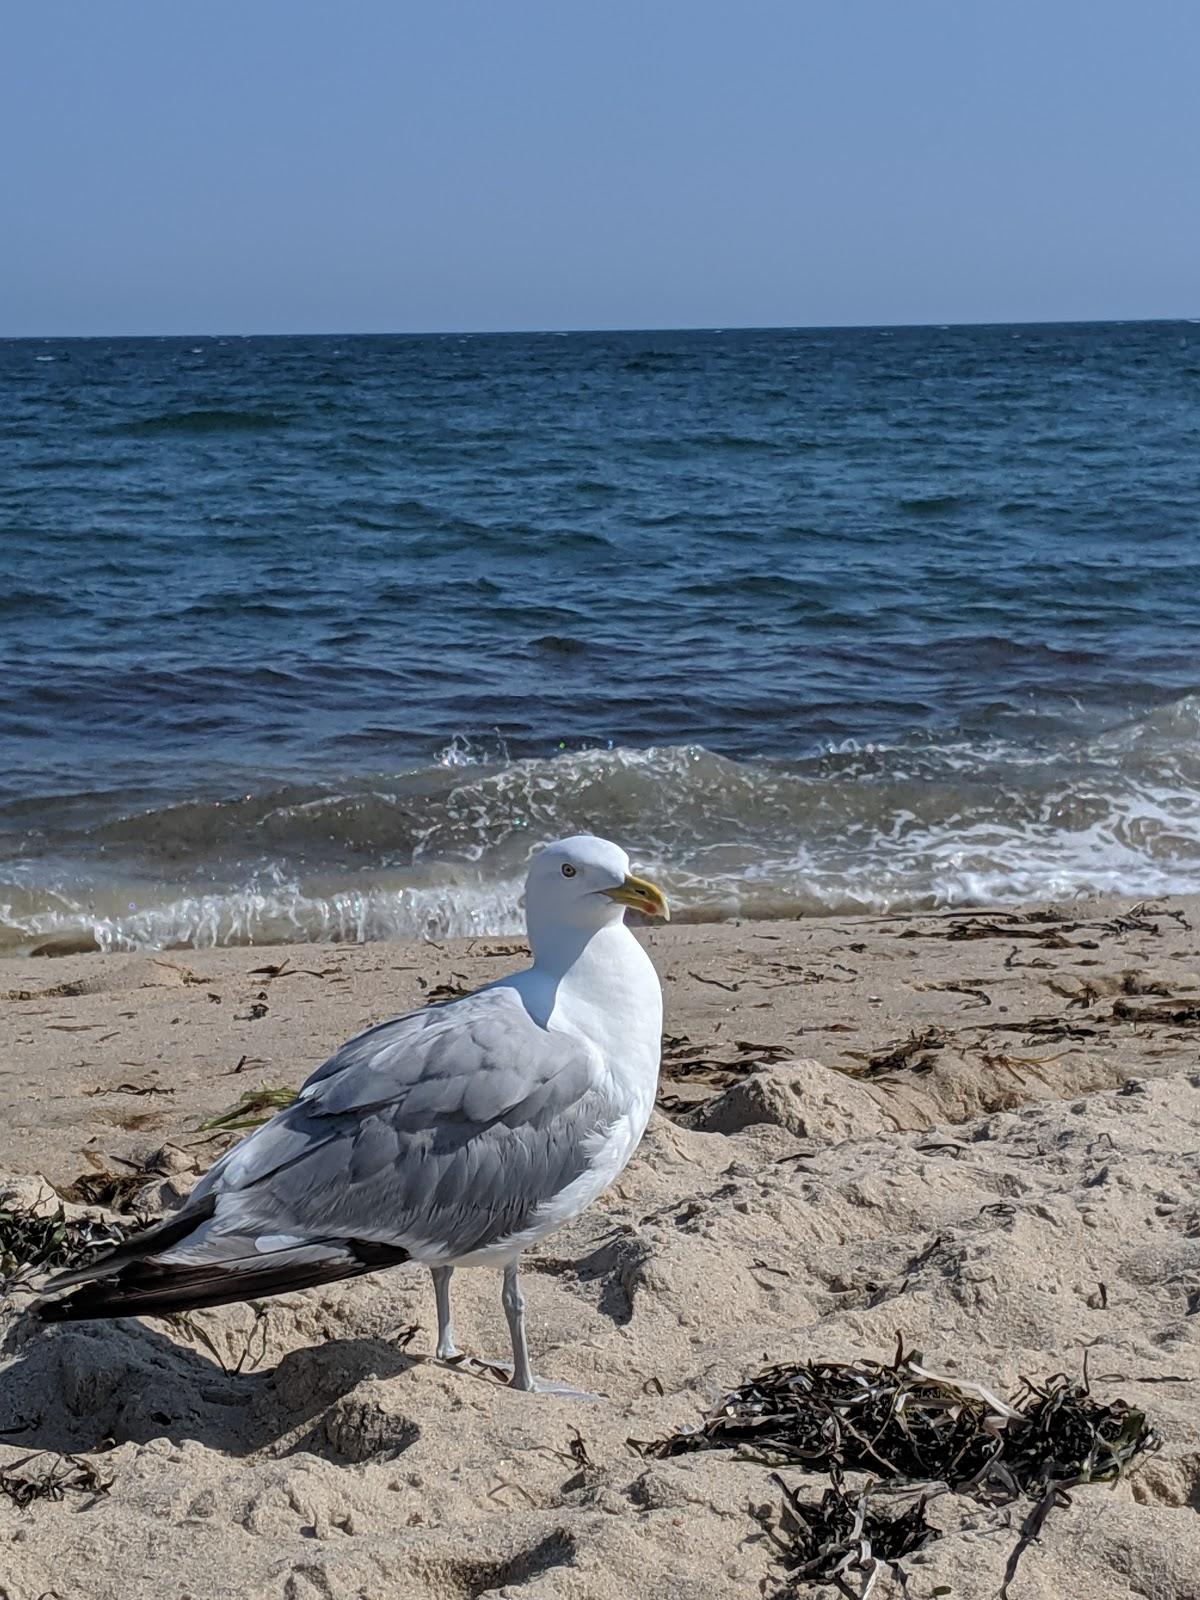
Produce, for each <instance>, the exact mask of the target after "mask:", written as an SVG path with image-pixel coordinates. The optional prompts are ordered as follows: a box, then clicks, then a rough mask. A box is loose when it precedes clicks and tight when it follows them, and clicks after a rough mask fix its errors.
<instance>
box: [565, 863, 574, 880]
mask: <svg viewBox="0 0 1200 1600" xmlns="http://www.w3.org/2000/svg"><path fill="white" fill-rule="evenodd" d="M562 872H563V877H564V878H573V877H574V876H575V868H574V867H573V866H572V865H571V863H570V862H569V861H564V862H563V869H562Z"/></svg>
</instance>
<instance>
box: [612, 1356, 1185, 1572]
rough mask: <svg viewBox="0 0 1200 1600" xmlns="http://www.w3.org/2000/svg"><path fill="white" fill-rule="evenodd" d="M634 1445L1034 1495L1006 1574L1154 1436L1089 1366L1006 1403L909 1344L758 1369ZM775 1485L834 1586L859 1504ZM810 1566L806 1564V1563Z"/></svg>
mask: <svg viewBox="0 0 1200 1600" xmlns="http://www.w3.org/2000/svg"><path fill="white" fill-rule="evenodd" d="M630 1443H631V1445H633V1447H634V1448H635V1449H636V1450H638V1451H639V1452H640V1453H641V1454H643V1455H647V1456H652V1457H668V1456H677V1455H685V1454H689V1453H691V1452H693V1451H697V1450H727V1449H736V1450H738V1451H739V1452H740V1453H742V1454H743V1455H749V1456H751V1457H752V1458H754V1459H758V1460H765V1461H769V1462H771V1463H772V1464H775V1465H779V1464H783V1463H791V1464H794V1465H797V1466H802V1467H804V1468H806V1469H807V1470H809V1471H820V1472H828V1473H830V1474H831V1476H832V1479H833V1484H834V1488H835V1489H840V1483H841V1474H842V1473H844V1472H848V1471H858V1472H868V1473H870V1474H872V1476H873V1477H874V1478H876V1479H880V1480H883V1481H885V1482H887V1483H888V1484H889V1485H896V1486H903V1485H911V1486H917V1485H926V1486H932V1485H935V1484H940V1485H944V1486H945V1487H946V1488H947V1489H949V1490H952V1491H953V1492H955V1493H959V1494H968V1495H970V1496H972V1497H973V1498H974V1499H976V1500H978V1501H981V1502H983V1503H984V1504H987V1505H991V1506H1002V1505H1009V1504H1011V1503H1013V1502H1014V1501H1016V1500H1019V1499H1023V1498H1027V1499H1031V1500H1034V1501H1035V1502H1036V1505H1035V1507H1034V1509H1033V1510H1032V1511H1031V1513H1030V1515H1029V1517H1028V1518H1027V1519H1026V1523H1025V1526H1024V1528H1023V1530H1022V1536H1021V1540H1020V1541H1019V1543H1018V1548H1017V1549H1016V1550H1015V1551H1014V1553H1013V1559H1012V1561H1011V1562H1010V1572H1009V1576H1010V1577H1011V1573H1012V1571H1014V1570H1015V1563H1016V1561H1017V1560H1018V1559H1019V1557H1020V1553H1021V1550H1022V1549H1023V1548H1024V1547H1025V1545H1026V1544H1028V1543H1029V1541H1030V1540H1031V1539H1032V1538H1034V1537H1035V1536H1036V1532H1037V1529H1038V1528H1040V1527H1041V1524H1042V1522H1043V1521H1044V1520H1045V1517H1046V1516H1047V1515H1048V1514H1049V1511H1050V1510H1051V1509H1053V1507H1054V1506H1055V1505H1061V1504H1064V1503H1067V1502H1066V1491H1067V1490H1068V1489H1070V1488H1073V1487H1075V1486H1076V1485H1078V1484H1083V1483H1112V1482H1115V1481H1116V1480H1117V1479H1118V1478H1119V1477H1120V1476H1121V1475H1122V1473H1123V1472H1124V1471H1125V1470H1126V1468H1127V1467H1128V1466H1129V1465H1130V1464H1131V1463H1132V1462H1133V1461H1135V1460H1136V1459H1137V1458H1138V1457H1139V1456H1141V1455H1142V1454H1144V1453H1145V1452H1147V1451H1150V1450H1155V1449H1157V1448H1158V1445H1159V1440H1158V1438H1157V1436H1156V1435H1155V1433H1154V1431H1153V1429H1152V1428H1151V1427H1150V1425H1149V1424H1148V1422H1147V1420H1146V1417H1145V1414H1144V1413H1143V1412H1141V1411H1139V1410H1137V1409H1136V1408H1134V1407H1132V1406H1129V1405H1127V1404H1126V1403H1125V1402H1124V1401H1122V1400H1116V1401H1113V1402H1112V1403H1111V1404H1109V1405H1104V1404H1101V1403H1100V1402H1099V1401H1096V1400H1093V1399H1092V1397H1091V1392H1090V1390H1089V1388H1088V1384H1087V1372H1086V1363H1085V1369H1084V1378H1083V1381H1082V1382H1075V1381H1074V1380H1072V1379H1070V1378H1068V1377H1067V1376H1066V1375H1065V1374H1063V1373H1057V1374H1055V1375H1054V1376H1053V1377H1051V1378H1048V1379H1047V1380H1046V1381H1045V1382H1044V1383H1041V1384H1035V1383H1033V1382H1031V1381H1029V1380H1023V1381H1022V1384H1021V1387H1020V1390H1019V1391H1018V1393H1017V1394H1016V1395H1015V1396H1014V1397H1013V1400H1012V1402H1005V1401H1003V1400H1000V1399H998V1398H997V1397H996V1396H995V1395H994V1394H993V1393H991V1392H990V1391H989V1390H988V1389H986V1388H984V1387H983V1386H982V1385H980V1384H977V1383H970V1382H965V1381H963V1380H960V1379H957V1378H950V1377H946V1376H944V1375H940V1374H937V1373H932V1372H929V1371H927V1370H926V1369H925V1368H924V1367H923V1366H922V1365H921V1358H920V1356H919V1353H917V1352H915V1351H914V1352H909V1353H907V1354H906V1353H905V1351H904V1349H903V1345H902V1343H901V1342H899V1341H898V1343H897V1348H896V1355H895V1358H894V1360H893V1361H892V1363H891V1364H890V1365H888V1364H883V1363H878V1362H871V1361H854V1362H836V1361H825V1362H803V1363H800V1364H798V1365H795V1366H774V1367H767V1368H765V1369H764V1370H763V1371H762V1372H760V1373H758V1374H757V1376H755V1377H754V1378H751V1379H750V1380H749V1381H748V1382H746V1383H744V1384H742V1385H740V1386H739V1387H738V1388H737V1389H734V1390H733V1391H732V1392H731V1393H730V1394H728V1395H726V1396H725V1398H724V1399H723V1400H722V1401H721V1402H720V1404H719V1405H718V1406H717V1407H716V1408H715V1409H714V1410H713V1411H711V1412H710V1413H709V1415H708V1416H707V1417H706V1418H705V1419H704V1421H703V1422H702V1423H701V1424H700V1426H699V1427H698V1428H694V1429H688V1430H684V1431H681V1432H678V1433H674V1434H671V1435H669V1436H668V1437H667V1438H665V1439H658V1440H654V1441H652V1442H650V1443H644V1442H642V1443H639V1442H638V1441H635V1440H631V1441H630ZM785 1493H787V1494H788V1496H789V1504H790V1505H791V1508H792V1510H793V1511H797V1510H799V1512H800V1514H801V1516H802V1518H803V1519H804V1522H805V1526H806V1527H807V1529H808V1532H807V1533H803V1531H801V1533H799V1534H797V1535H796V1539H797V1540H798V1542H797V1543H794V1545H793V1546H791V1547H789V1549H790V1550H793V1551H794V1553H795V1555H796V1558H797V1559H796V1562H795V1567H796V1577H797V1578H801V1577H816V1576H820V1577H823V1578H824V1579H825V1580H826V1581H837V1582H839V1583H841V1576H840V1575H841V1573H842V1572H843V1571H845V1570H848V1569H849V1566H848V1563H849V1557H850V1554H851V1553H852V1552H851V1551H850V1545H849V1544H847V1540H850V1543H851V1544H853V1542H854V1539H855V1537H857V1539H858V1544H857V1545H856V1546H855V1548H857V1549H858V1550H859V1552H860V1555H861V1551H862V1544H861V1536H862V1530H863V1528H864V1527H865V1526H866V1517H867V1514H868V1511H869V1507H868V1506H867V1504H866V1502H865V1500H862V1499H860V1500H859V1501H857V1502H854V1501H849V1500H847V1499H846V1497H845V1496H841V1497H839V1496H838V1495H834V1496H833V1498H830V1497H829V1496H826V1499H825V1500H823V1501H822V1502H821V1505H820V1506H819V1507H812V1506H808V1507H803V1508H800V1507H799V1505H798V1502H796V1501H795V1498H794V1496H792V1495H791V1494H790V1491H786V1490H785ZM860 1516H861V1518H862V1519H863V1520H862V1523H861V1525H860V1524H859V1518H860ZM917 1520H918V1519H916V1518H914V1519H913V1523H912V1531H913V1533H914V1536H915V1533H916V1531H917ZM856 1526H858V1529H859V1532H858V1535H857V1536H855V1535H854V1531H853V1530H854V1528H855V1527H856ZM1031 1529H1032V1531H1030V1530H1031ZM900 1531H901V1532H903V1524H902V1527H901V1530H900ZM879 1537H880V1540H881V1543H880V1545H879V1546H878V1547H877V1546H876V1543H875V1540H874V1538H872V1540H871V1546H870V1551H871V1552H873V1555H874V1557H876V1558H878V1559H879V1560H888V1559H890V1558H889V1557H888V1556H887V1555H886V1554H885V1553H884V1552H885V1549H886V1548H890V1547H889V1546H887V1545H886V1538H887V1535H886V1534H885V1533H884V1531H883V1530H882V1529H881V1530H880V1533H879ZM911 1548H914V1549H915V1548H917V1546H915V1545H913V1546H911ZM814 1563H815V1565H814ZM849 1564H853V1563H849ZM859 1565H860V1567H861V1566H862V1563H861V1562H860V1563H859ZM810 1566H811V1567H812V1571H811V1572H810V1571H807V1570H805V1569H806V1567H810ZM863 1570H865V1568H863ZM872 1581H873V1579H872ZM842 1586H843V1588H844V1584H843V1585H842ZM846 1592H850V1591H848V1590H847V1591H846Z"/></svg>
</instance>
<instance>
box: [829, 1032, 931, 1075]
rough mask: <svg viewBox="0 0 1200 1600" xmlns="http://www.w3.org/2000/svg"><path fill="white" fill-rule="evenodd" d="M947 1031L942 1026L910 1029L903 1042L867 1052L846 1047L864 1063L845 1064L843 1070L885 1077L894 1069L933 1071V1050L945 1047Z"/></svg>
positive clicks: (857, 1059)
mask: <svg viewBox="0 0 1200 1600" xmlns="http://www.w3.org/2000/svg"><path fill="white" fill-rule="evenodd" d="M945 1044H946V1035H945V1033H944V1032H943V1031H942V1029H941V1028H925V1029H924V1030H923V1031H922V1032H921V1033H910V1034H909V1036H908V1038H907V1039H905V1040H904V1042H903V1043H902V1044H897V1045H893V1046H892V1048H891V1049H890V1050H877V1051H875V1052H874V1054H872V1055H867V1054H865V1053H864V1052H863V1051H861V1050H843V1052H842V1054H843V1055H847V1056H849V1057H850V1058H851V1059H852V1060H854V1061H861V1062H862V1063H863V1064H862V1066H861V1067H843V1068H842V1069H841V1070H842V1071H843V1072H845V1073H847V1074H848V1075H849V1076H850V1077H853V1078H882V1077H884V1076H885V1075H886V1074H887V1073H890V1072H903V1071H908V1072H929V1071H931V1070H932V1068H933V1064H934V1061H933V1052H934V1051H935V1050H941V1049H943V1048H944V1047H945Z"/></svg>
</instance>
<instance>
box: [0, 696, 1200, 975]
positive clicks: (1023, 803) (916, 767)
mask: <svg viewBox="0 0 1200 1600" xmlns="http://www.w3.org/2000/svg"><path fill="white" fill-rule="evenodd" d="M574 832H596V833H602V834H606V835H609V836H611V837H614V838H616V839H619V840H621V841H622V842H623V843H625V844H626V845H627V846H628V848H629V849H630V851H631V853H632V854H633V855H634V856H635V858H636V859H637V861H638V862H639V864H640V865H642V866H643V867H644V868H646V869H647V870H649V871H652V872H654V873H655V874H656V875H657V876H658V877H659V878H660V879H661V881H662V882H663V883H664V885H665V887H666V888H667V890H668V893H669V894H670V896H671V898H672V901H673V903H674V906H675V907H676V909H677V912H678V914H679V915H681V916H683V917H685V918H693V919H710V918H719V917H730V916H747V917H783V916H798V915H807V914H813V913H819V912H852V911H891V910H900V909H926V908H934V907H940V906H954V905H972V904H989V903H1002V902H1004V901H1014V900H1022V899H1030V898H1045V897H1052V898H1066V897H1070V896H1076V895H1082V894H1123V895H1136V896H1155V895H1164V894H1173V893H1187V892H1200V697H1198V696H1195V695H1190V696H1187V697H1184V698H1183V699H1180V700H1177V701H1175V702H1173V703H1171V704H1169V705H1166V706H1163V707H1161V708H1159V709H1158V710H1156V711H1154V712H1152V713H1151V714H1150V715H1148V716H1146V717H1143V718H1140V719H1138V720H1137V721H1134V722H1129V723H1125V724H1123V725H1121V726H1119V727H1116V728H1113V729H1110V730H1108V731H1106V732H1104V733H1101V734H1100V735H1098V736H1095V737H1091V738H1086V739H1084V738H1079V739H1063V738H1062V737H1061V736H1056V737H1055V738H1054V739H1048V740H1047V741H1046V742H1044V743H1041V744H1038V743H1037V742H1035V741H1026V742H1024V743H1018V742H1013V741H1003V740H997V739H982V740H980V739H971V738H968V737H965V736H963V737H956V738H951V739H941V740H937V739H934V738H931V737H924V738H912V739H910V740H907V741H900V742H897V743H895V744H892V745H887V746H880V745H870V744H864V745H859V744H855V743H853V742H849V743H845V744H842V745H839V746H837V747H835V748H832V749H830V750H828V751H826V752H825V753H824V754H821V755H818V756H814V757H811V758H808V759H805V760H802V761H793V762H788V761H774V760H758V761H735V760H731V759H729V758H727V757H724V756H720V755H717V754H714V753H713V752H712V751H710V750H707V749H705V748H704V747H703V746H701V745H694V744H693V745H674V746H663V747H658V748H651V749H646V750H636V749H622V748H616V749H605V750H601V749H595V750H582V751H573V752H567V753H564V754H562V755H559V756H556V757H553V758H550V759H532V758H530V759H522V760H513V759H509V758H508V757H507V756H506V755H505V754H504V752H503V751H502V750H501V749H495V750H480V749H477V748H475V747H473V746H471V745H470V744H469V743H467V742H466V741H461V740H460V741H455V742H454V743H453V744H452V745H451V746H450V747H449V748H448V749H447V751H445V752H443V754H442V756H441V757H440V758H439V759H437V760H435V761H433V762H431V763H429V764H427V765H423V766H414V767H412V768H410V769H408V770H405V771H401V772H398V773H394V774H392V775H390V776H389V777H388V778H387V779H386V780H381V779H373V780H369V781H368V780H360V781H357V782H355V783H352V784H350V783H348V784H346V785H340V786H338V787H337V788H333V787H329V786H325V787H315V786H314V787H308V788H301V787H293V788H290V789H282V790H281V789H275V790H270V791H264V792H262V793H254V792H252V793H249V794H243V795H240V796H238V797H237V798H233V799H223V798H215V799H214V798H205V799H200V798H197V799H193V800H190V801H187V802H184V803H181V804H176V805H171V806H165V807H162V806H160V807H157V808H152V809H146V810H142V811H129V812H127V813H124V814H121V813H118V814H114V815H110V816H108V817H107V818H106V819H105V820H103V821H101V822H99V823H97V824H95V825H93V826H90V827H78V828H75V829H63V830H60V831H59V832H58V833H57V834H56V836H55V837H54V839H53V840H52V841H51V840H47V839H45V838H43V837H41V836H40V835H39V836H38V837H36V838H31V839H29V840H26V841H25V842H24V843H23V845H22V847H21V848H20V849H19V850H18V851H17V853H16V854H15V855H14V856H13V857H12V858H11V859H10V860H9V862H8V864H7V865H6V866H3V867H0V950H2V951H5V952H7V953H17V952H30V951H51V950H64V949H102V950H128V949H164V948H170V947H172V946H187V945H219V944H271V943H279V942H284V941H303V940H338V941H345V940H353V941H362V940H373V939H384V938H398V937H422V938H424V937H435V938H436V937H447V936H454V935H485V934H510V933H513V932H515V931H517V930H519V928H520V926H521V912H520V883H521V879H522V876H523V872H524V867H525V864H526V862H527V860H528V858H529V856H530V854H531V853H532V851H533V850H534V848H535V847H536V846H537V845H539V844H541V843H543V842H544V841H546V840H548V839H552V838H555V837H559V836H561V835H563V834H568V833H574Z"/></svg>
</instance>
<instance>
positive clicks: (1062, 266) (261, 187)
mask: <svg viewBox="0 0 1200 1600" xmlns="http://www.w3.org/2000/svg"><path fill="white" fill-rule="evenodd" d="M3 23H4V28H3V31H4V51H3V60H2V62H0V136H2V137H3V147H4V150H5V151H6V156H5V160H4V163H3V166H2V168H0V208H2V210H0V216H2V217H3V230H4V242H3V247H2V248H0V334H10V335H12V334H59V335H66V334H97V333H101V334H102V333H171V332H189V333H192V332H243V333H244V332H263V333H271V332H320V331H330V332H347V331H364V332H365V331H400V330H426V329H438V330H446V329H480V328H600V327H680V326H702V327H703V326H719V327H721V326H736V325H759V326H761V325H776V324H783V325H795V324H823V323H894V322H974V321H1005V320H1021V319H1031V320H1039V319H1059V318H1063V319H1067V318H1101V317H1163V316H1189V315H1197V314H1200V204H1198V203H1197V202H1198V199H1200V195H1198V193H1197V189H1198V185H1197V162H1198V158H1200V93H1198V92H1197V86H1196V63H1197V60H1198V59H1200V7H1197V6H1196V5H1194V4H1192V3H1167V0H1139V3H1137V4H1134V3H1132V0H1086V3H1085V0H1078V3H1074V0H1038V3H1029V0H1004V3H1003V4H999V3H988V0H786V3H784V0H736V3H735V0H721V3H718V0H687V3H683V0H679V3H676V0H603V3H602V4H601V3H585V0H487V3H485V0H422V3H420V4H417V3H411V0H353V3H343V4H336V3H335V0H320V3H318V0H237V3H236V4H235V3H230V0H104V3H103V4H101V3H86V4H85V3H82V0H73V3H66V0H37V3H36V4H33V3H26V4H24V5H21V4H18V3H17V0H8V3H7V4H5V5H4V8H3Z"/></svg>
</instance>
